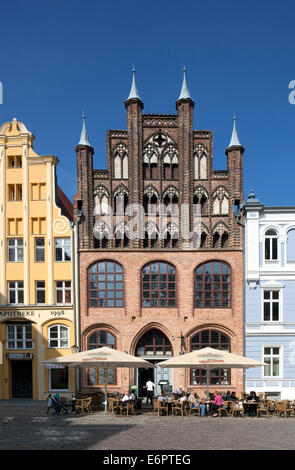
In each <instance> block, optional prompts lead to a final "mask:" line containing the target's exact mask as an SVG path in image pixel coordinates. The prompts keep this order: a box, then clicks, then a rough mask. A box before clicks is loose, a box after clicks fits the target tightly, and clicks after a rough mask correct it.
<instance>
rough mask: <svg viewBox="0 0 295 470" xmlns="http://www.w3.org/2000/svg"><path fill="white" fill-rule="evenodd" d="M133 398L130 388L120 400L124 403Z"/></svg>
mask: <svg viewBox="0 0 295 470" xmlns="http://www.w3.org/2000/svg"><path fill="white" fill-rule="evenodd" d="M132 400H135V395H134V394H133V393H132V391H131V390H128V392H126V393H125V395H124V396H123V398H122V402H123V403H126V402H127V401H132Z"/></svg>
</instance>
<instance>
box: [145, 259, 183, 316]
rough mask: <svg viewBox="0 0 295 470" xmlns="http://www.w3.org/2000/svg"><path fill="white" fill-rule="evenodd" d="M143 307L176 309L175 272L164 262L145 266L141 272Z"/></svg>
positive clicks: (172, 267)
mask: <svg viewBox="0 0 295 470" xmlns="http://www.w3.org/2000/svg"><path fill="white" fill-rule="evenodd" d="M141 290H142V306H143V307H176V270H175V268H174V266H172V265H171V264H169V263H165V262H159V261H156V262H153V263H149V264H147V265H145V266H144V267H143V268H142V271H141Z"/></svg>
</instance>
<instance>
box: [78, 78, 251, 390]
mask: <svg viewBox="0 0 295 470" xmlns="http://www.w3.org/2000/svg"><path fill="white" fill-rule="evenodd" d="M125 107H126V112H127V130H109V131H108V132H107V170H105V169H104V170H96V169H94V168H93V154H94V149H93V148H92V146H91V145H90V142H89V139H88V135H87V131H86V127H85V118H84V119H83V128H82V133H81V138H80V142H79V144H78V145H77V147H76V149H75V150H76V156H77V181H78V188H77V194H76V196H75V198H74V217H75V218H76V221H77V220H78V219H79V269H80V307H81V310H80V315H81V346H82V349H83V350H85V349H89V348H95V347H99V346H102V345H108V346H112V347H115V348H117V349H120V350H122V351H126V352H128V353H131V354H133V355H139V356H142V357H143V358H147V359H148V360H150V361H152V362H153V361H154V362H158V361H160V360H165V359H168V358H169V357H171V356H173V355H174V356H177V355H179V353H185V352H189V351H191V350H192V349H194V348H202V347H205V346H211V347H215V348H217V349H218V348H225V349H229V350H230V351H231V352H233V353H236V354H243V256H242V250H243V246H242V244H243V237H242V227H241V226H240V225H239V223H238V222H237V220H236V219H235V214H234V211H235V207H236V206H239V204H240V203H242V202H243V152H244V149H243V147H242V146H241V144H240V142H239V139H238V135H237V131H236V125H235V120H234V128H233V133H232V139H231V142H230V145H229V147H228V148H227V149H226V155H227V169H226V170H222V171H220V170H218V171H214V170H213V136H212V132H211V131H204V130H194V129H193V110H194V101H193V100H192V98H191V96H190V93H189V90H188V87H187V83H186V75H185V70H184V77H183V84H182V89H181V93H180V96H179V98H178V100H177V101H176V110H177V114H175V115H154V114H152V115H150V114H149V115H147V114H143V102H142V100H141V98H140V96H139V94H138V91H137V87H136V82H135V72H134V71H133V81H132V86H131V91H130V94H129V97H128V99H127V100H126V102H125ZM134 204H137V205H140V207H142V208H143V209H142V212H140V211H137V212H132V211H131V208H132V207H133V206H132V205H134ZM126 208H127V210H126ZM81 214H82V216H81ZM165 214H166V215H165ZM135 215H137V216H138V217H137V222H138V224H137V226H136V227H137V228H138V229H139V230H138V233H137V234H136V236H134V230H133V226H134V217H135ZM200 216H201V217H200ZM94 227H95V230H94ZM187 230H189V232H190V234H189V235H188V234H187V233H186V232H187ZM204 374H205V373H204V372H202V371H200V370H191V371H190V370H185V369H183V370H182V369H175V370H168V369H160V368H156V369H154V370H153V371H148V372H147V371H145V370H138V371H137V370H135V371H134V370H130V371H129V370H123V369H118V370H117V371H109V378H108V380H109V388H110V389H111V390H112V389H114V390H121V391H125V390H126V388H128V386H129V385H130V384H132V383H135V384H136V385H138V387H139V395H142V394H143V393H144V392H143V389H142V386H143V384H144V383H145V381H146V378H147V376H148V375H149V376H151V377H152V378H153V380H154V382H155V383H156V384H158V382H159V381H160V380H167V381H168V382H169V384H170V385H172V388H173V389H174V387H176V386H178V385H182V386H183V387H186V388H192V389H194V390H197V391H200V390H201V389H205V375H204ZM210 380H211V384H212V386H213V387H214V389H220V390H225V389H226V390H230V389H234V390H237V391H241V390H242V388H243V375H242V371H240V370H234V369H233V370H232V371H224V370H222V369H221V370H217V371H214V372H213V373H211V379H210ZM102 385H103V376H102V371H100V370H94V369H92V370H90V371H87V372H85V373H83V374H82V383H81V388H82V389H83V390H84V391H88V392H89V391H90V390H96V389H98V388H101V386H102ZM159 390H160V388H159V386H158V385H157V392H159Z"/></svg>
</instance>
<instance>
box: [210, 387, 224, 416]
mask: <svg viewBox="0 0 295 470" xmlns="http://www.w3.org/2000/svg"><path fill="white" fill-rule="evenodd" d="M221 406H222V396H221V393H220V392H218V393H216V395H215V398H214V403H213V411H214V414H213V415H212V416H214V417H215V416H218V414H217V411H218V410H219V408H220V407H221Z"/></svg>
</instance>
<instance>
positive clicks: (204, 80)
mask: <svg viewBox="0 0 295 470" xmlns="http://www.w3.org/2000/svg"><path fill="white" fill-rule="evenodd" d="M294 32H295V3H294V1H293V0H283V1H282V2H278V1H273V0H268V1H267V0H259V1H257V0H255V1H254V0H246V1H241V0H235V1H233V0H223V1H220V0H207V1H206V2H205V1H202V2H201V1H199V0H194V1H193V0H183V1H182V2H180V1H175V0H158V1H155V0H149V1H148V2H147V1H145V2H143V1H139V0H137V1H134V0H125V1H119V0H113V1H112V2H107V1H105V0H100V1H99V0H97V1H96V0H42V1H41V2H40V0H38V1H37V0H27V1H24V0H23V1H20V0H13V2H5V3H4V2H3V3H2V5H1V16H0V44H1V65H0V81H1V82H2V83H3V92H4V102H3V104H2V105H0V122H1V123H3V122H6V121H8V120H12V119H13V118H14V117H17V118H18V119H19V120H20V121H22V122H24V123H25V125H26V126H27V128H28V129H29V130H30V131H31V132H33V134H34V135H35V136H36V140H35V146H34V148H35V150H36V152H37V153H39V154H41V155H42V154H54V155H57V156H58V158H59V160H60V163H59V165H58V170H57V174H58V182H59V184H60V186H61V187H62V189H63V190H64V191H65V192H66V194H67V195H68V196H69V197H70V198H72V196H73V195H74V194H75V191H76V161H75V152H74V148H75V145H76V144H77V143H78V141H79V137H80V132H81V125H82V120H81V115H82V112H83V111H85V113H86V119H87V121H86V122H87V130H88V134H89V139H90V142H91V144H92V146H93V147H94V149H95V155H94V167H95V168H106V130H107V129H126V112H125V107H124V100H126V98H127V97H128V94H129V90H130V85H131V69H132V64H134V65H135V68H136V80H137V86H138V89H139V93H140V96H141V98H142V100H143V102H144V112H145V113H163V114H169V113H171V114H173V113H175V112H176V110H175V101H176V99H177V98H178V96H179V92H180V88H181V82H182V68H183V65H184V64H185V65H186V68H187V81H188V86H189V89H190V93H191V95H192V97H193V99H194V101H195V111H194V128H195V129H211V130H212V131H213V133H214V160H213V162H214V163H213V164H214V168H215V169H223V168H226V156H225V154H224V152H225V149H226V147H227V146H228V144H229V142H230V138H231V132H232V117H233V114H234V113H236V114H237V128H238V134H239V138H240V141H241V144H242V145H243V146H244V147H245V154H244V176H245V185H244V187H245V196H246V197H247V195H248V193H249V190H250V188H252V187H253V188H254V190H255V192H256V195H257V197H258V198H259V199H260V201H261V202H262V203H264V204H265V205H289V206H290V205H295V201H294V191H293V188H294V170H295V149H294V134H295V105H291V104H290V103H289V100H288V96H289V93H290V91H291V90H289V89H288V85H289V82H290V81H291V80H295V65H294V64H295V60H294Z"/></svg>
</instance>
